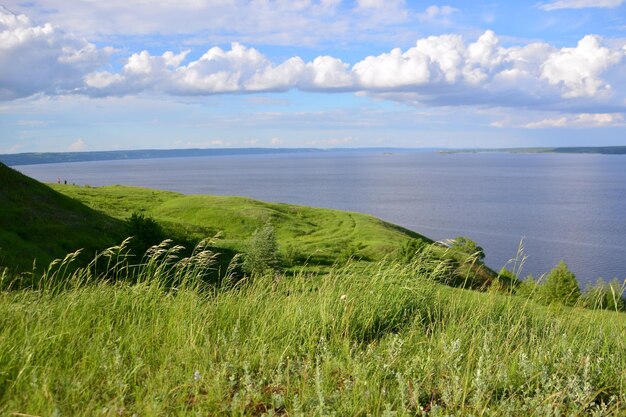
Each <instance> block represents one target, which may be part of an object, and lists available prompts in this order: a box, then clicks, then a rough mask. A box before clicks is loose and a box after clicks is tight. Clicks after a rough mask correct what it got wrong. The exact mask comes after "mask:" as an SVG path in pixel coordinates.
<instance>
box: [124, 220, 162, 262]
mask: <svg viewBox="0 0 626 417" xmlns="http://www.w3.org/2000/svg"><path fill="white" fill-rule="evenodd" d="M127 221H128V235H129V236H132V237H133V240H132V241H131V242H130V245H129V247H130V249H131V252H132V253H133V254H134V255H136V256H140V255H142V254H144V253H145V252H146V250H147V249H148V248H149V247H151V246H153V245H158V244H159V243H161V242H162V241H163V240H164V239H165V237H164V236H163V230H162V229H161V226H159V224H158V223H157V222H156V220H154V219H153V218H151V217H147V216H146V215H145V214H143V213H139V212H135V213H133V214H132V215H131V216H130V217H129V218H128V220H127Z"/></svg>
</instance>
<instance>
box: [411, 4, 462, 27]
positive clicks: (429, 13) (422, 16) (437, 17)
mask: <svg viewBox="0 0 626 417" xmlns="http://www.w3.org/2000/svg"><path fill="white" fill-rule="evenodd" d="M458 11H459V9H455V8H454V7H450V6H429V7H427V8H426V10H424V12H423V13H419V14H418V15H417V18H418V20H420V21H422V22H431V23H432V22H443V23H446V22H447V20H446V19H447V18H448V16H450V15H451V14H453V13H455V12H458Z"/></svg>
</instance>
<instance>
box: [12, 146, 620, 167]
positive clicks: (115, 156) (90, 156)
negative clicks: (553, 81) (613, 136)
mask: <svg viewBox="0 0 626 417" xmlns="http://www.w3.org/2000/svg"><path fill="white" fill-rule="evenodd" d="M327 152H347V153H348V152H383V153H390V152H436V153H439V154H457V153H497V152H500V153H520V154H540V153H561V154H602V155H626V146H596V147H594V146H589V147H556V148H468V149H442V148H327V149H325V148H213V149H137V150H125V151H91V152H28V153H16V154H2V155H0V162H2V163H4V164H6V165H8V166H18V165H38V164H55V163H67V162H95V161H116V160H135V159H158V158H189V157H201V156H230V155H276V154H302V153H309V154H316V153H327Z"/></svg>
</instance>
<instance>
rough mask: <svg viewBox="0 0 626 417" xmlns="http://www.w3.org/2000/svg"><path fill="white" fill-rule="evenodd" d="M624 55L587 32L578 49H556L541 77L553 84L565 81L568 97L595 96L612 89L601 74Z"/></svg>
mask: <svg viewBox="0 0 626 417" xmlns="http://www.w3.org/2000/svg"><path fill="white" fill-rule="evenodd" d="M623 56H624V54H623V53H621V52H620V51H612V50H610V49H609V48H607V47H604V46H602V45H601V39H600V38H599V37H598V36H592V35H587V36H585V37H584V38H583V39H581V40H580V41H579V42H578V46H576V48H562V49H560V50H558V51H555V52H553V53H552V54H551V55H550V56H549V57H548V59H547V60H546V61H545V62H544V63H543V65H542V72H541V78H543V79H546V80H548V82H549V83H550V84H562V85H563V86H564V87H565V92H564V97H594V96H596V95H598V94H604V93H608V92H609V90H611V86H610V85H609V84H608V83H606V82H605V81H603V80H602V79H601V78H600V77H599V76H600V74H602V73H603V72H604V71H605V70H606V69H607V68H609V67H611V66H613V65H615V64H617V63H618V62H620V60H621V59H622V58H623Z"/></svg>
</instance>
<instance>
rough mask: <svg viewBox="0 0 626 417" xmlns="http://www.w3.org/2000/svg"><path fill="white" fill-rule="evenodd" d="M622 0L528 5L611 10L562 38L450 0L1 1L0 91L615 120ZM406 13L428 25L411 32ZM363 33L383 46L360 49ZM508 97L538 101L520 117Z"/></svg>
mask: <svg viewBox="0 0 626 417" xmlns="http://www.w3.org/2000/svg"><path fill="white" fill-rule="evenodd" d="M623 5H624V1H623V0H594V1H590V0H557V1H551V2H542V3H539V4H536V5H535V6H533V7H532V9H533V10H532V11H531V12H532V13H542V14H546V15H552V14H554V13H578V12H579V11H581V10H583V11H589V10H602V11H603V12H607V13H614V12H615V11H616V10H619V11H620V13H618V14H617V15H616V16H617V17H616V18H615V19H614V20H615V22H614V23H615V25H614V30H613V31H612V32H611V33H618V34H620V33H621V32H620V31H623V34H622V36H603V35H602V34H598V33H584V34H577V33H570V34H568V36H567V38H568V40H569V42H564V41H562V40H561V39H560V38H554V39H552V40H537V39H534V38H525V37H521V36H519V35H511V34H508V33H504V34H501V33H498V32H496V29H498V30H501V29H502V30H503V29H504V28H505V26H501V25H500V26H499V25H497V24H495V23H493V22H494V21H493V19H494V18H493V16H490V15H489V13H487V12H488V11H489V9H486V8H483V9H481V11H480V12H481V13H482V15H481V16H482V17H481V19H482V20H483V22H482V23H483V25H482V26H483V27H478V26H469V25H468V24H464V25H463V24H457V25H456V26H455V24H453V22H452V21H451V19H454V18H458V16H459V15H462V14H463V13H464V10H462V9H461V8H460V7H458V6H457V5H432V4H431V5H428V6H426V5H420V6H419V7H413V8H411V7H409V6H410V4H407V3H405V2H404V1H401V0H397V1H381V0H358V1H356V2H354V3H350V4H346V2H342V1H341V0H320V1H309V0H301V1H289V2H285V1H269V0H265V1H249V2H248V1H236V2H232V1H226V0H223V1H222V0H217V1H202V0H177V1H173V0H172V1H169V0H168V1H161V2H157V3H154V4H148V3H145V2H133V1H128V0H125V1H121V0H111V1H107V2H91V1H88V0H83V1H77V2H72V3H71V5H69V6H68V5H67V2H63V1H61V0H49V1H45V2H44V1H42V2H40V1H34V2H29V3H16V4H14V5H9V6H14V7H15V8H18V9H20V10H24V11H26V13H16V12H14V11H12V9H10V8H7V7H4V6H2V7H0V101H2V102H4V103H5V104H4V107H5V108H7V109H12V108H13V107H12V103H23V102H24V100H31V101H35V100H42V99H43V98H46V99H55V98H62V99H65V100H68V99H69V100H71V98H72V97H75V98H77V99H78V98H80V100H85V99H88V100H94V102H98V100H102V99H105V98H107V97H109V98H123V97H143V98H153V99H158V98H164V97H165V98H167V97H170V98H172V99H177V98H178V99H184V98H196V99H197V98H198V97H212V96H224V95H232V96H237V97H238V96H242V95H244V96H248V95H267V94H270V95H280V94H279V93H283V94H286V93H288V92H293V91H295V92H298V93H301V94H305V95H308V94H312V93H318V95H319V93H322V94H324V95H330V96H331V97H332V96H336V95H337V94H346V93H347V94H351V95H352V96H354V97H356V98H357V100H362V99H363V98H366V99H369V100H370V101H371V102H372V103H379V102H388V103H396V105H401V106H406V107H409V108H421V109H428V108H454V107H463V108H472V109H476V111H478V112H480V109H489V108H492V109H499V110H498V111H496V112H494V113H496V114H497V115H499V117H500V119H499V120H495V121H494V120H492V121H491V122H489V123H485V124H484V125H485V126H488V127H490V128H502V127H515V128H522V129H533V130H536V129H542V128H561V127H573V128H580V127H602V126H614V127H622V126H623V125H624V113H626V30H625V29H626V26H624V25H623V24H624V20H626V19H625V18H624V16H623V15H624V7H623ZM28 12H30V13H28ZM475 13H478V12H475ZM31 15H32V16H33V17H31ZM104 15H108V16H110V18H108V19H102V16H104ZM194 16H195V17H194ZM572 16H576V17H577V15H572ZM586 16H589V15H586ZM46 18H48V19H46ZM203 18H206V19H203ZM585 18H586V19H589V17H585ZM47 20H50V21H47ZM485 22H486V23H489V22H491V23H492V25H493V26H497V28H496V29H490V28H485V27H484V26H486V23H485ZM415 23H418V24H419V25H420V27H423V28H425V29H428V28H431V31H432V32H438V33H436V34H430V35H424V34H422V35H421V36H420V34H419V33H417V32H415V31H414V25H415ZM550 24H551V25H554V23H550ZM622 26H623V27H622ZM207 28H210V30H209V29H207ZM250 28H253V29H250ZM455 28H456V29H458V30H457V32H462V33H455V32H454V29H455ZM157 33H158V35H155V34H157ZM227 34H228V36H227ZM576 35H578V36H576ZM234 37H236V38H238V39H240V40H241V41H239V40H233V39H232V38H234ZM411 37H413V41H412V42H411V41H408V40H407V39H409V38H411ZM228 38H230V39H228ZM374 39H376V40H374ZM570 39H571V40H570ZM211 40H213V41H218V42H219V41H221V42H222V45H215V43H217V42H215V43H213V45H211V44H210V43H209V42H210V41H211ZM224 41H225V42H226V44H227V45H228V44H229V46H224V45H223V44H224ZM245 41H248V42H249V43H250V44H252V45H254V46H251V45H247V44H246V43H245ZM372 42H373V43H376V42H378V43H380V46H378V47H376V48H367V45H368V43H369V44H371V43H372ZM396 42H397V44H399V45H403V46H393V45H394V44H395V43H396ZM207 43H209V45H208V46H204V47H203V45H207ZM174 44H178V47H177V48H176V47H174V46H175V45H174ZM397 44H396V45H397ZM214 45H215V46H214ZM329 45H330V46H329ZM334 45H339V46H334ZM352 45H355V47H354V48H351V46H352ZM386 45H391V47H387V48H385V46H386ZM264 46H265V47H264ZM294 48H295V52H298V51H299V49H300V48H302V50H303V52H304V53H301V54H298V53H292V50H293V49H294ZM351 49H353V50H356V52H355V51H352V50H351ZM324 50H331V51H332V52H333V53H323V51H324ZM320 51H321V52H322V53H319V52H320ZM346 51H349V52H348V53H346ZM357 52H363V53H362V54H360V55H358V54H357ZM368 52H369V53H368ZM342 54H343V55H347V56H348V58H346V57H345V56H341V55H342ZM349 61H351V62H349ZM358 97H361V99H358ZM331 100H332V98H331ZM83 102H84V101H83ZM506 109H512V110H509V113H508V114H507V110H506ZM518 109H519V110H520V111H527V112H538V111H543V112H548V114H543V115H540V114H537V115H535V118H534V119H533V120H521V119H520V120H517V119H516V117H517V116H516V114H515V112H516V111H517V110H518ZM308 110H309V111H312V110H314V109H308ZM511 111H513V112H514V113H513V114H511V113H510V112H511ZM23 116H24V115H23V114H22V115H19V117H23ZM15 122H16V124H17V121H15ZM21 122H23V121H21ZM21 126H23V123H22V124H21ZM31 127H32V126H31ZM348 133H350V132H348ZM350 137H351V136H350ZM272 139H275V137H273V138H272ZM3 140H5V139H3V136H0V141H3ZM80 140H81V144H82V147H83V148H84V147H85V146H86V145H85V142H84V141H83V139H82V138H81V139H80ZM217 142H218V141H216V140H214V141H213V143H217ZM219 142H220V143H224V141H222V140H219ZM72 143H76V139H75V138H74V140H73V141H72ZM273 143H274V144H275V141H273ZM2 145H3V144H2V142H0V150H2V149H3V148H4V149H5V150H7V149H9V147H6V146H5V147H3V146H2ZM9 150H11V149H9Z"/></svg>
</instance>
